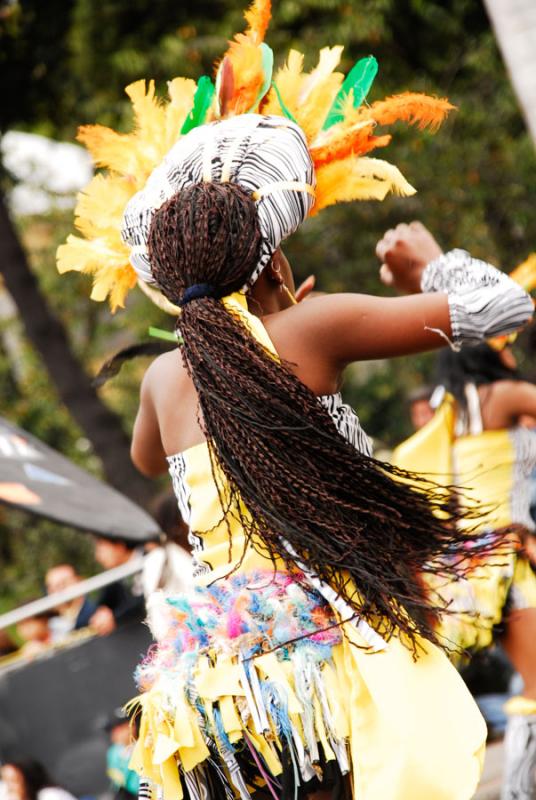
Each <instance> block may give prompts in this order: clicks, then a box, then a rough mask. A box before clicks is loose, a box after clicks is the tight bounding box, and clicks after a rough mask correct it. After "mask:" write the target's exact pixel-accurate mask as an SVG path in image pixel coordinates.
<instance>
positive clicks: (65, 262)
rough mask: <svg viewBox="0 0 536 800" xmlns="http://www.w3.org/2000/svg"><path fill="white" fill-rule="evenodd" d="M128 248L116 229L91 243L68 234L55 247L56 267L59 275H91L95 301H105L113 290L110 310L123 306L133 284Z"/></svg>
mask: <svg viewBox="0 0 536 800" xmlns="http://www.w3.org/2000/svg"><path fill="white" fill-rule="evenodd" d="M128 258H129V250H128V247H127V246H126V245H125V244H124V243H123V242H122V240H121V237H120V235H119V231H118V230H113V229H109V230H108V231H107V232H106V235H104V236H101V237H99V238H94V239H92V240H90V241H88V240H87V239H81V238H80V237H79V236H73V235H70V236H68V237H67V241H66V243H65V244H62V245H60V246H59V247H58V251H57V267H58V271H59V272H60V273H62V274H63V273H64V272H69V271H72V270H74V271H76V272H84V273H86V274H89V275H94V276H95V280H94V284H93V291H92V294H91V297H92V299H94V300H104V299H105V298H106V296H107V295H108V294H109V293H110V292H112V291H113V302H112V298H110V301H111V305H112V311H115V308H116V307H117V306H119V305H120V306H122V305H124V299H125V297H126V295H127V293H128V291H129V290H130V289H132V287H133V286H135V284H136V273H135V271H134V269H133V267H132V266H131V265H130V263H129V260H128Z"/></svg>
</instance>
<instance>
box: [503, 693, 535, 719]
mask: <svg viewBox="0 0 536 800" xmlns="http://www.w3.org/2000/svg"><path fill="white" fill-rule="evenodd" d="M503 708H504V710H505V712H506V713H507V714H508V715H509V716H513V715H521V716H523V717H528V716H532V715H533V714H536V700H533V699H532V698H530V697H522V696H519V697H511V698H510V700H508V702H507V703H505V704H504V706H503Z"/></svg>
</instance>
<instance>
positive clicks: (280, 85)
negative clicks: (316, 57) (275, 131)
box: [262, 50, 306, 117]
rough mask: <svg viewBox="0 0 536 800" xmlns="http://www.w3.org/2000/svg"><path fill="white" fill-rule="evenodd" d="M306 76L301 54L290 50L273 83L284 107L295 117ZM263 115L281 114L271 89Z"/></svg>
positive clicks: (277, 100)
mask: <svg viewBox="0 0 536 800" xmlns="http://www.w3.org/2000/svg"><path fill="white" fill-rule="evenodd" d="M305 80H306V76H305V75H304V74H303V53H300V52H298V50H291V51H290V52H289V54H288V58H287V63H286V64H284V66H282V67H280V69H278V70H277V72H276V74H275V77H274V83H275V85H276V86H277V89H278V91H279V93H280V95H281V99H282V100H283V102H284V104H285V106H286V107H287V108H288V110H289V111H290V113H291V114H292V115H293V116H294V117H295V116H296V114H297V113H298V98H299V95H300V92H301V89H302V86H303V83H304V81H305ZM262 113H263V114H282V110H281V106H280V104H279V99H278V97H277V95H276V93H275V92H274V90H273V89H272V90H271V91H270V93H269V95H268V98H267V101H266V103H265V104H264V105H263V108H262Z"/></svg>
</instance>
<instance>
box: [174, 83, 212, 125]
mask: <svg viewBox="0 0 536 800" xmlns="http://www.w3.org/2000/svg"><path fill="white" fill-rule="evenodd" d="M214 91H215V89H214V84H213V83H212V81H211V80H210V78H209V77H208V76H207V75H203V76H202V77H201V78H199V80H198V82H197V89H196V90H195V95H194V104H193V106H192V110H191V111H190V113H189V114H188V116H187V117H186V119H185V120H184V124H183V126H182V128H181V134H185V133H188V131H191V130H192V128H197V127H198V126H199V125H203V123H204V121H205V118H206V116H207V111H208V110H209V108H210V104H211V103H212V98H213V97H214Z"/></svg>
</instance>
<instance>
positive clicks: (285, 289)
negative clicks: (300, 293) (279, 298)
mask: <svg viewBox="0 0 536 800" xmlns="http://www.w3.org/2000/svg"><path fill="white" fill-rule="evenodd" d="M279 288H280V289H281V291H282V292H285V294H286V295H287V297H288V299H289V300H290V302H291V303H292V305H293V306H297V305H298V301H297V300H296V298H295V297H294V295H293V294H292V292H291V291H290V289H289V288H288V286H287V284H286V283H285V282H284V281H283V283H281V284H280V286H279Z"/></svg>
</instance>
